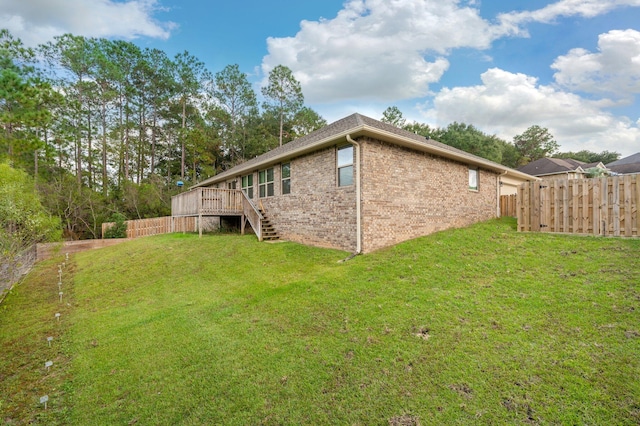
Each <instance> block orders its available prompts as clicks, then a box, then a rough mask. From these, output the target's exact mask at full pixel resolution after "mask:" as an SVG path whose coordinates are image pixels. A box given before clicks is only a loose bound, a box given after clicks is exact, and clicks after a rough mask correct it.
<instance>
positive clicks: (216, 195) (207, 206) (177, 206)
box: [171, 188, 243, 217]
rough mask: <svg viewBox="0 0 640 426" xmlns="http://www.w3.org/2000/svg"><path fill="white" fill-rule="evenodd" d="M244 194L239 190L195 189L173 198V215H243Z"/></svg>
mask: <svg viewBox="0 0 640 426" xmlns="http://www.w3.org/2000/svg"><path fill="white" fill-rule="evenodd" d="M242 210H243V193H242V191H240V190H239V189H220V188H195V189H192V190H191V191H188V192H183V193H182V194H179V195H175V196H173V197H171V215H172V216H175V217H178V216H197V215H213V216H217V215H220V216H224V215H242Z"/></svg>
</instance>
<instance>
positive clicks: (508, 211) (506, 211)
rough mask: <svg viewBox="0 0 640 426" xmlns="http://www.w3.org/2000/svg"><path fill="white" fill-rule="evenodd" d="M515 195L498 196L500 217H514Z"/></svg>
mask: <svg viewBox="0 0 640 426" xmlns="http://www.w3.org/2000/svg"><path fill="white" fill-rule="evenodd" d="M517 198H518V197H517V195H516V194H512V195H501V196H500V217H505V216H508V217H516V216H517V213H518V209H517V206H518V203H517V201H516V200H517Z"/></svg>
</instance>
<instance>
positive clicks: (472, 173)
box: [469, 167, 478, 191]
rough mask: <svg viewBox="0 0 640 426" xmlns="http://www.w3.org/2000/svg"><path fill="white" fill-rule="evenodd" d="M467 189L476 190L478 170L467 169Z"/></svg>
mask: <svg viewBox="0 0 640 426" xmlns="http://www.w3.org/2000/svg"><path fill="white" fill-rule="evenodd" d="M469 189H470V190H472V191H477V190H478V169H477V168H472V167H469Z"/></svg>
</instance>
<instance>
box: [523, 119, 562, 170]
mask: <svg viewBox="0 0 640 426" xmlns="http://www.w3.org/2000/svg"><path fill="white" fill-rule="evenodd" d="M513 144H514V145H515V147H516V149H517V150H518V152H519V153H520V155H521V157H522V161H521V162H522V163H523V164H527V163H529V162H531V161H535V160H539V159H540V158H544V157H548V156H550V155H553V154H555V153H556V152H557V151H558V148H559V145H558V142H556V140H555V139H554V138H553V135H552V134H551V133H549V129H547V128H546V127H540V126H538V125H533V126H531V127H529V128H528V129H527V130H525V131H524V133H522V134H521V135H516V136H514V137H513Z"/></svg>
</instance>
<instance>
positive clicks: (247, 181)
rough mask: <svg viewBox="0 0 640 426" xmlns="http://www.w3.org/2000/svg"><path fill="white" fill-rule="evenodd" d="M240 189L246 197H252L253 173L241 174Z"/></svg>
mask: <svg viewBox="0 0 640 426" xmlns="http://www.w3.org/2000/svg"><path fill="white" fill-rule="evenodd" d="M242 190H243V191H244V193H245V194H247V197H249V198H253V175H246V176H242Z"/></svg>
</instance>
